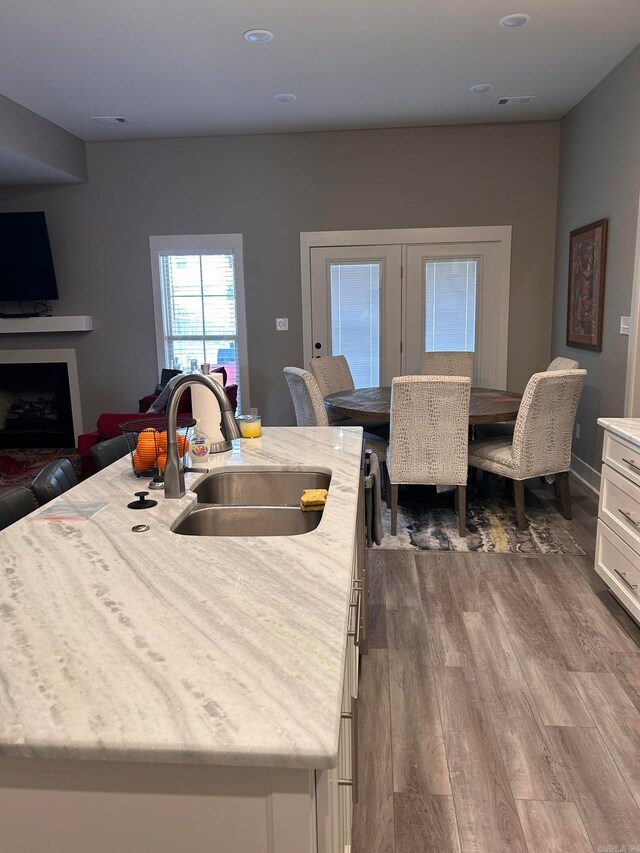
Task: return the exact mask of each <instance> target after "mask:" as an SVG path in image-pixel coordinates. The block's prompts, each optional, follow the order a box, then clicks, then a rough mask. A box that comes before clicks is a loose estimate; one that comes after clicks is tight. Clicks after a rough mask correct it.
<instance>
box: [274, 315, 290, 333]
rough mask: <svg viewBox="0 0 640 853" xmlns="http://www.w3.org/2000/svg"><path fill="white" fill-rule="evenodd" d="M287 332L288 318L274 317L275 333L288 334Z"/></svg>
mask: <svg viewBox="0 0 640 853" xmlns="http://www.w3.org/2000/svg"><path fill="white" fill-rule="evenodd" d="M288 331H289V318H288V317H276V332H288Z"/></svg>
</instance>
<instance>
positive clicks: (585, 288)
mask: <svg viewBox="0 0 640 853" xmlns="http://www.w3.org/2000/svg"><path fill="white" fill-rule="evenodd" d="M606 256H607V220H606V219H599V220H598V221H597V222H591V223H590V224H589V225H583V226H582V228H576V230H575V231H572V232H571V235H570V237H569V295H568V306H567V346H569V347H584V348H585V349H592V350H596V351H597V352H600V351H601V350H602V320H603V313H604V273H605V264H606Z"/></svg>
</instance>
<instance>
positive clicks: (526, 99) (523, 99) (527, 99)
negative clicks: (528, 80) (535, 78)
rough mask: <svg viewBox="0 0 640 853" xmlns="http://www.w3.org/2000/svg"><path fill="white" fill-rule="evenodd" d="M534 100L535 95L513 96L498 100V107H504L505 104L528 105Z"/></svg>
mask: <svg viewBox="0 0 640 853" xmlns="http://www.w3.org/2000/svg"><path fill="white" fill-rule="evenodd" d="M534 98H535V95H514V96H512V97H510V98H498V106H499V107H504V106H505V105H506V104H530V103H531V101H533V99H534Z"/></svg>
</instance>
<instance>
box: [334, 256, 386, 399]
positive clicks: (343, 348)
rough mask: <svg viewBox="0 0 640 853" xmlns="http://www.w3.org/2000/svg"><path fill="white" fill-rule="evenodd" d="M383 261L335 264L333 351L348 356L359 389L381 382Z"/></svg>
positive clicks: (335, 353)
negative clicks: (381, 282) (381, 262)
mask: <svg viewBox="0 0 640 853" xmlns="http://www.w3.org/2000/svg"><path fill="white" fill-rule="evenodd" d="M380 272H381V270H380V263H368V264H363V263H332V264H330V279H331V354H332V355H344V356H345V358H346V359H347V361H348V362H349V367H350V368H351V373H352V375H353V380H354V382H355V386H356V388H367V387H370V386H374V385H379V384H380Z"/></svg>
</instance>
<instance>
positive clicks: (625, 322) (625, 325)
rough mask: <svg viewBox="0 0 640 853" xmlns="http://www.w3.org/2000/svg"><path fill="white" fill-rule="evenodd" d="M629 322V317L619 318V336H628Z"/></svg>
mask: <svg viewBox="0 0 640 853" xmlns="http://www.w3.org/2000/svg"><path fill="white" fill-rule="evenodd" d="M630 321H631V317H620V334H621V335H628V334H629V322H630Z"/></svg>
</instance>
